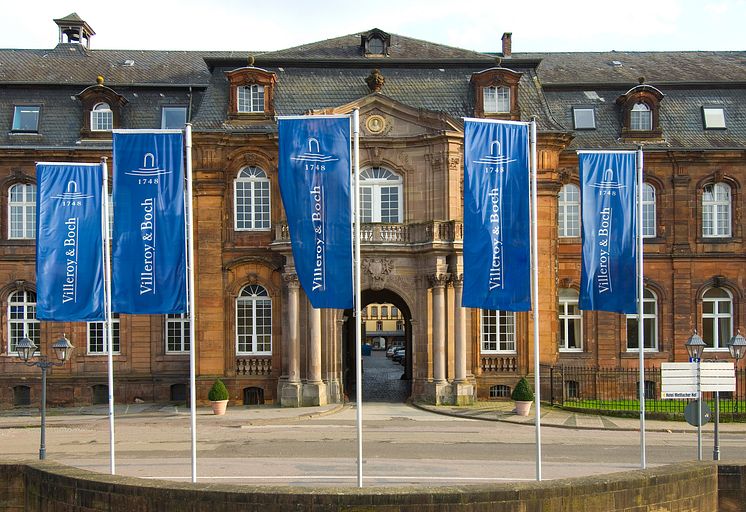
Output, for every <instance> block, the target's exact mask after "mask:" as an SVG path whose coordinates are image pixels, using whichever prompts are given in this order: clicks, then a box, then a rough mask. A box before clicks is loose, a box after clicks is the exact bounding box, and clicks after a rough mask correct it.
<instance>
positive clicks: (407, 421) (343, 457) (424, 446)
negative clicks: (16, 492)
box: [0, 360, 746, 486]
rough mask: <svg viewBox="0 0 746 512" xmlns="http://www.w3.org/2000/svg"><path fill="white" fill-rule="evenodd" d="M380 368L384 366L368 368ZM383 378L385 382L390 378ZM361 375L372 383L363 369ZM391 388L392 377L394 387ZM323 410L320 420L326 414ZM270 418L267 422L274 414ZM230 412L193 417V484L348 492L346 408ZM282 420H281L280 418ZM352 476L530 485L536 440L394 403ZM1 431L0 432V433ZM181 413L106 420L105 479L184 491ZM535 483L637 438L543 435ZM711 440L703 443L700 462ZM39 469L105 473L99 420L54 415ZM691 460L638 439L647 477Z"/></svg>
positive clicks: (606, 468) (9, 444) (685, 448)
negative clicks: (166, 483)
mask: <svg viewBox="0 0 746 512" xmlns="http://www.w3.org/2000/svg"><path fill="white" fill-rule="evenodd" d="M379 362H381V363H382V366H381V367H382V368H384V369H386V368H388V366H386V365H393V363H390V362H389V361H387V360H383V361H379ZM386 371H388V372H390V373H392V375H393V374H396V371H394V370H390V369H387V370H386ZM366 372H371V373H374V372H373V370H372V365H368V366H366ZM397 378H398V376H397ZM330 409H331V408H327V409H325V410H327V411H328V410H330ZM274 411H277V410H276V409H275V410H274ZM270 412H273V411H272V410H269V409H268V410H267V413H266V414H265V413H263V411H262V410H257V409H254V410H253V411H252V410H249V409H244V408H241V407H234V408H232V410H229V412H228V414H227V415H226V416H224V417H215V416H212V415H211V414H210V413H209V412H208V411H207V410H206V409H200V414H199V416H198V423H197V437H198V442H197V445H198V456H197V459H198V463H197V464H198V469H197V474H198V479H199V481H203V482H221V483H233V484H242V485H243V484H250V485H278V484H282V485H286V484H290V485H303V486H325V485H350V486H354V485H356V471H357V466H356V454H357V432H356V423H355V415H356V411H355V409H354V405H353V406H348V407H345V408H342V409H341V410H338V411H337V412H333V410H332V413H331V414H327V415H321V416H318V417H310V418H309V417H298V416H297V414H294V413H293V414H290V415H288V414H289V411H287V410H282V411H280V412H282V413H283V414H284V415H285V417H278V416H277V414H274V413H273V414H274V415H273V416H272V418H269V417H268V415H269V413H270ZM291 412H292V411H291ZM363 417H364V423H363V439H364V444H363V459H364V464H363V474H364V482H365V485H366V486H377V485H385V486H392V485H411V484H434V485H440V484H442V485H446V484H468V483H488V482H500V481H521V480H533V479H534V478H535V467H536V448H535V446H536V445H535V436H536V432H535V429H534V427H533V426H531V425H521V424H512V423H504V422H500V423H496V422H487V421H480V420H474V419H467V418H455V417H450V416H442V415H438V414H433V413H431V412H427V411H423V410H420V409H416V408H414V407H411V406H409V405H406V404H404V403H400V402H399V403H386V402H372V403H365V402H364V405H363ZM4 422H5V424H4ZM10 423H12V422H11V421H10V419H9V418H8V417H7V416H6V417H4V418H2V420H0V446H2V449H1V450H0V457H1V458H3V459H34V458H36V457H37V456H38V446H39V430H38V428H29V427H28V426H25V427H14V426H12V425H11V424H10ZM189 425H190V424H189V415H188V414H186V413H184V412H178V413H177V412H168V409H165V410H164V411H162V412H159V413H158V414H128V415H124V416H121V417H119V418H117V420H116V439H117V443H116V460H117V473H118V474H122V475H129V476H137V477H141V478H161V479H173V480H189V478H190V475H191V466H190V428H189ZM541 434H542V476H543V479H556V478H563V477H571V476H581V475H590V474H599V473H608V472H616V471H626V470H630V469H637V468H639V467H640V451H639V442H640V436H639V432H634V431H631V432H628V431H618V430H617V431H609V430H575V429H572V428H556V427H543V428H542V430H541ZM721 451H722V459H723V460H746V436H744V435H743V434H742V433H735V432H726V433H722V434H721ZM711 453H712V439H711V437H709V436H708V437H707V438H706V439H705V450H704V454H705V458H710V457H711ZM47 458H48V459H51V460H55V461H57V462H61V463H63V464H68V465H72V466H77V467H81V468H85V469H90V470H93V471H99V472H102V473H108V472H109V423H108V418H107V417H106V416H80V415H76V416H54V417H52V418H51V419H50V425H49V427H48V429H47ZM695 458H696V437H695V436H693V435H692V434H691V433H686V432H683V433H682V432H671V433H668V432H648V434H647V461H648V466H649V467H653V466H658V465H663V464H668V463H673V462H680V461H687V460H693V459H695Z"/></svg>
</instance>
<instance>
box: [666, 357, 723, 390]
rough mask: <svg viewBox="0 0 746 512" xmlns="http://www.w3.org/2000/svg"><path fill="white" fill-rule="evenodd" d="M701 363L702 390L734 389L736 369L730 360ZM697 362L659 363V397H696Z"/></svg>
mask: <svg viewBox="0 0 746 512" xmlns="http://www.w3.org/2000/svg"><path fill="white" fill-rule="evenodd" d="M700 364H701V372H702V373H701V376H700V378H701V383H702V384H701V385H702V387H701V389H702V391H735V390H736V369H735V365H734V364H733V363H732V362H728V361H714V362H703V363H700ZM697 391H698V389H697V363H661V398H664V399H687V398H697Z"/></svg>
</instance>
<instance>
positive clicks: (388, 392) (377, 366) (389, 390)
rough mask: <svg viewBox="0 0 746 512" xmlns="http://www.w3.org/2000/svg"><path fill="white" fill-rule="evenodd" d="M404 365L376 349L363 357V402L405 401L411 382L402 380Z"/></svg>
mask: <svg viewBox="0 0 746 512" xmlns="http://www.w3.org/2000/svg"><path fill="white" fill-rule="evenodd" d="M403 374H404V367H403V366H402V365H400V364H399V363H396V362H394V361H392V360H391V359H389V358H388V357H386V352H385V351H383V350H376V351H373V352H372V353H371V355H369V356H364V357H363V402H404V401H406V400H407V398H409V390H410V384H409V381H408V380H402V378H401V377H402V375H403Z"/></svg>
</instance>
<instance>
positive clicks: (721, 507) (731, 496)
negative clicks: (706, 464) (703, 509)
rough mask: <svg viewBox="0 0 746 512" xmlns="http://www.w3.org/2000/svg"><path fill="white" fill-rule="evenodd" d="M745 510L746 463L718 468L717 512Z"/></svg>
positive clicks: (722, 465) (723, 464) (724, 465)
mask: <svg viewBox="0 0 746 512" xmlns="http://www.w3.org/2000/svg"><path fill="white" fill-rule="evenodd" d="M744 510H746V463H742V464H726V463H721V464H720V466H719V467H718V511H719V512H742V511H744Z"/></svg>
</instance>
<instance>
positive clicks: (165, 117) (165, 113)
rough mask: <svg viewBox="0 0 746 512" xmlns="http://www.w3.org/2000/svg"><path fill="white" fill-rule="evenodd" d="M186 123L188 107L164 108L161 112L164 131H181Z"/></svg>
mask: <svg viewBox="0 0 746 512" xmlns="http://www.w3.org/2000/svg"><path fill="white" fill-rule="evenodd" d="M186 122H187V108H186V107H163V110H161V128H163V129H164V130H170V129H174V130H181V129H182V128H184V125H185V124H186Z"/></svg>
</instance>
